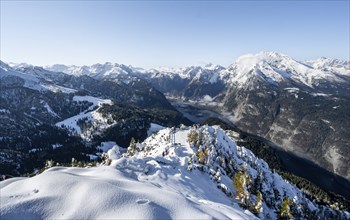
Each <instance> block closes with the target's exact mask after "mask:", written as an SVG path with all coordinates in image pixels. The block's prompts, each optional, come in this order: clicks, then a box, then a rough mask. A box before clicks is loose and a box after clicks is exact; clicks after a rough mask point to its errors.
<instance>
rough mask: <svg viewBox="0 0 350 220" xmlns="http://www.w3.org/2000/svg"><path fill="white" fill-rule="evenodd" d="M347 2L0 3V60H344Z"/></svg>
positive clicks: (159, 63) (156, 62)
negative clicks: (269, 56)
mask: <svg viewBox="0 0 350 220" xmlns="http://www.w3.org/2000/svg"><path fill="white" fill-rule="evenodd" d="M349 20H350V15H349V1H167V2H163V1H147V2H145V1H132V2H127V1H125V2H124V1H54V2H52V1H51V2H45V1H1V60H3V61H5V62H27V63H31V64H35V65H48V64H55V63H63V64H76V65H84V64H87V65H89V64H93V63H104V62H107V61H108V62H117V63H123V64H129V65H133V66H140V67H154V66H173V67H177V66H188V65H203V64H205V63H208V62H212V63H214V64H220V65H223V66H227V65H229V64H231V63H232V62H233V61H234V60H235V59H236V58H237V57H238V56H240V55H243V54H247V53H257V52H259V51H277V52H281V53H284V54H287V55H290V56H291V57H293V58H295V59H298V60H305V59H315V58H318V57H321V56H325V57H330V58H340V59H344V60H349V57H350V55H349V53H350V52H349V50H350V49H349V48H350V45H349V38H350V36H349V26H350V24H349Z"/></svg>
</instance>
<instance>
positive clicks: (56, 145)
mask: <svg viewBox="0 0 350 220" xmlns="http://www.w3.org/2000/svg"><path fill="white" fill-rule="evenodd" d="M62 146H63V145H62V144H53V145H52V148H53V149H56V148H59V147H62Z"/></svg>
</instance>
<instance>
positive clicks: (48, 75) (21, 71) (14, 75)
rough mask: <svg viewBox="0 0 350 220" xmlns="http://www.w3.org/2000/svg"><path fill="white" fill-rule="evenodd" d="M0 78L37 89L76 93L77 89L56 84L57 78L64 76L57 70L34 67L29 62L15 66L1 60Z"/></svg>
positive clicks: (3, 81) (6, 81) (7, 83)
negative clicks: (51, 70)
mask: <svg viewBox="0 0 350 220" xmlns="http://www.w3.org/2000/svg"><path fill="white" fill-rule="evenodd" d="M0 64H1V65H0V79H2V83H4V84H5V85H10V84H13V85H17V86H23V87H26V88H29V89H34V90H37V91H43V92H44V91H52V92H63V93H74V92H76V90H75V89H71V88H66V87H63V86H59V85H57V84H55V83H54V82H53V81H54V80H55V79H56V78H59V77H62V75H61V74H59V73H56V72H50V71H47V70H45V69H43V68H41V67H33V66H30V65H28V64H19V65H13V66H15V67H16V69H14V68H13V67H11V66H9V65H7V64H5V63H4V62H2V61H0Z"/></svg>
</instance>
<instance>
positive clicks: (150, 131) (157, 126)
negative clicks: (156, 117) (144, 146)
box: [147, 123, 164, 137]
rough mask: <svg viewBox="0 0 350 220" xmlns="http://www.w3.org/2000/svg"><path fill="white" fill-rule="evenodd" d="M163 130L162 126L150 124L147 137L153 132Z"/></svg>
mask: <svg viewBox="0 0 350 220" xmlns="http://www.w3.org/2000/svg"><path fill="white" fill-rule="evenodd" d="M162 129H164V127H163V126H161V125H159V124H155V123H151V126H150V128H149V129H148V130H147V136H148V137H149V136H151V135H152V134H153V133H154V132H157V131H160V130H162Z"/></svg>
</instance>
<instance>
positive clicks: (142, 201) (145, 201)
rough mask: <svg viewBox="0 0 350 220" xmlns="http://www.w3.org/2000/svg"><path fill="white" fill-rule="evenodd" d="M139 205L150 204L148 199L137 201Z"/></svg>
mask: <svg viewBox="0 0 350 220" xmlns="http://www.w3.org/2000/svg"><path fill="white" fill-rule="evenodd" d="M136 202H137V204H141V205H142V204H148V203H149V200H148V199H138V200H137V201H136Z"/></svg>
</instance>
